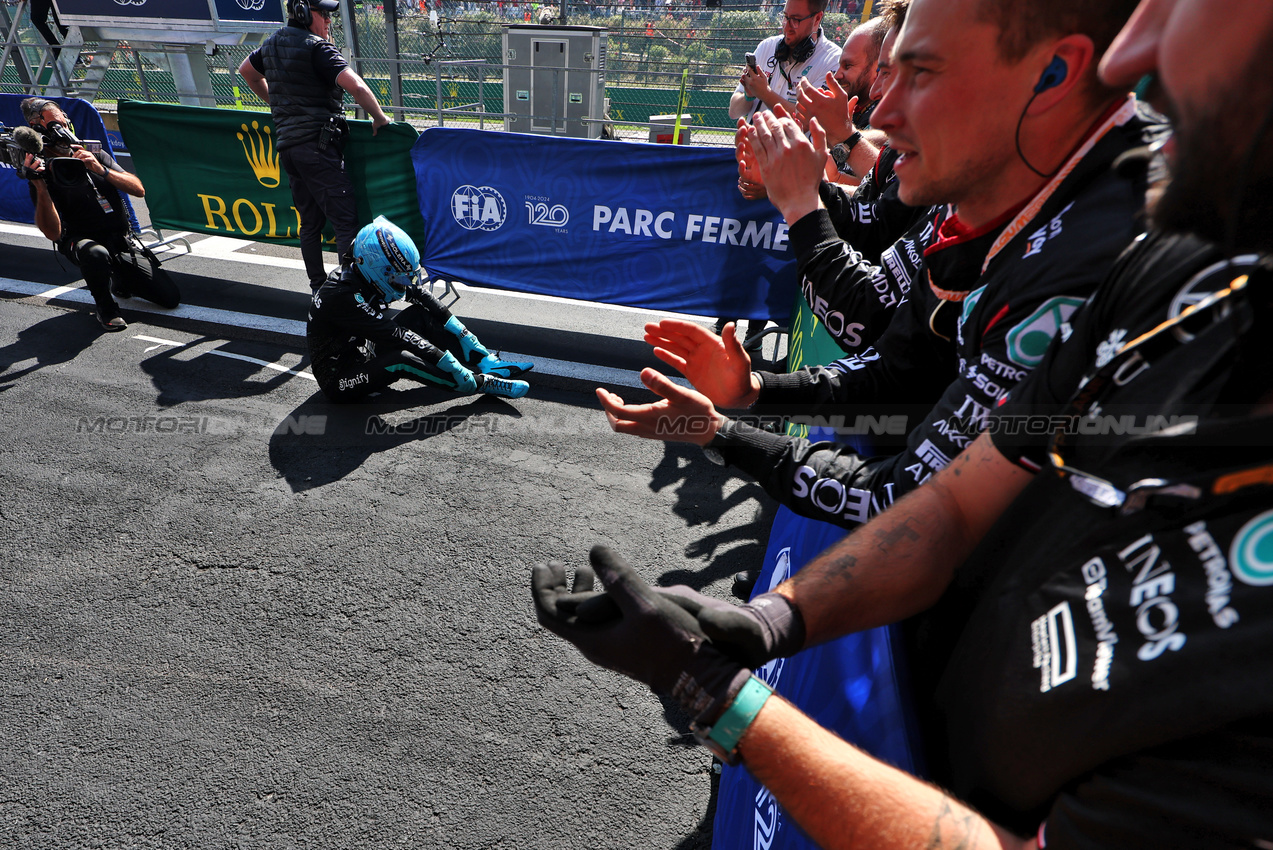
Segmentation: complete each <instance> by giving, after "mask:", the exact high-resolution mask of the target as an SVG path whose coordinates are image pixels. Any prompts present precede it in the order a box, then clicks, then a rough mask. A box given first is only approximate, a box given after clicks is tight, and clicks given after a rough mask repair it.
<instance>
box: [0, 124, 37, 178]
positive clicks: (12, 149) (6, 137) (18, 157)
mask: <svg viewBox="0 0 1273 850" xmlns="http://www.w3.org/2000/svg"><path fill="white" fill-rule="evenodd" d="M43 152H44V137H43V136H41V135H40V134H39V133H37V132H36V131H35V130H32V129H31V128H30V127H6V126H5V125H3V124H0V164H3V165H7V166H9V167H11V168H13V169H14V170H15V171H17V172H18V176H19V177H21V178H22V179H23V180H39V179H40V178H41V176H42V175H41V174H40V173H39V172H37V171H36V170H34V169H32V168H28V167H27V164H26V158H27V154H31V155H32V156H34V157H35V158H36V163H37V165H43V162H44V161H43V159H42V158H41V157H40V154H42V153H43Z"/></svg>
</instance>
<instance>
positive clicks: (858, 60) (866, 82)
mask: <svg viewBox="0 0 1273 850" xmlns="http://www.w3.org/2000/svg"><path fill="white" fill-rule="evenodd" d="M871 38H872V35H871V33H869V32H864V33H855V34H854V35H851V36H849V40H848V41H846V42H844V49H843V50H841V51H840V67H838V68H836V69H835V79H836V81H837V82H838V83H839V84H840V87H841V88H843V89H844V90H845V91H846V92H848V94H849V97H856V98H858V106H865V105H866V103H867V101H868V100H870V93H871V84H872V83H873V82H875V66H874V65H873V64H872V63H871V61H870V53H871Z"/></svg>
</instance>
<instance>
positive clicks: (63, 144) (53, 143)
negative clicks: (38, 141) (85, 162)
mask: <svg viewBox="0 0 1273 850" xmlns="http://www.w3.org/2000/svg"><path fill="white" fill-rule="evenodd" d="M44 143H45V144H46V145H47V146H49V147H50V148H63V149H66V150H70V148H71V147H72V146H74V145H78V146H79V147H82V148H84V150H86V151H88V152H89V153H97V152H98V151H100V150H101V149H102V143H101V142H99V141H98V140H97V139H79V138H77V137H76V135H75V134H74V133H72V132H71V129H70V128H69V127H67V126H66V125H65V124H63V123H62V122H61V121H50V122H49V123H47V124H45V125H44Z"/></svg>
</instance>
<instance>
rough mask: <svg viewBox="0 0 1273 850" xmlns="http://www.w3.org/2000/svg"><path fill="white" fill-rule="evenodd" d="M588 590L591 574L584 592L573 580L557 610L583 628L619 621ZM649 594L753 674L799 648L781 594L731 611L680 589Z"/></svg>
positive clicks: (798, 622)
mask: <svg viewBox="0 0 1273 850" xmlns="http://www.w3.org/2000/svg"><path fill="white" fill-rule="evenodd" d="M591 588H592V576H591V574H589V575H588V585H587V587H581V586H580V583H579V580H578V579H576V581H575V593H573V594H571V595H570V596H569V597H567V598H564V599H563V600H562V601H561V602H560V603H559V604H560V605H562V606H563V607H567V608H569V609H571V610H573V611H574V612H575V614H576V616H577V617H578V620H579V622H583V623H596V624H600V623H604V622H606V621H607V620H612V619H617V618H618V617H619V616H621V615H620V611H619V608H618V606H617V605H616V604H615V602H614V599H612V598H611V597H610V596H609V595H608V594H606V593H602V592H599V591H591ZM651 590H653V591H654V593H656V594H658V595H659V596H662V597H665V598H666V599H668V600H670V601H672V602H675V603H676V604H677V605H679V606H681V607H682V608H684V609H685V610H686V611H688V612H689V613H691V614H693V615H694V618H695V619H696V620H697V621H698V627H699V629H700V630H701V631H702V633H703V634H704V635H705V636H706V637H707V638H708V640H710V641H711V642H712V645H713V646H715V647H716V648H717V649H718V650H720V651H721V652H723V653H724V654H725V655H728V656H729V657H730V658H732V659H734V660H735V661H737V662H738V663H740V664H742V665H744V666H746V667H750V668H752V669H755V668H757V667H761V666H763V665H765V664H766V663H767V662H769V661H772V660H773V659H775V658H787V657H789V656H792V655H795V654H796V653H797V652H799V651H800V650H801V649H803V648H804V641H805V630H804V618H803V617H802V616H800V609H799V608H797V607H796V606H795V605H793V604H792V603H791V602H790V601H789V600H788V599H787V598H786V597H785V596H782V595H780V594H777V593H762V594H761V595H760V596H757V597H756V598H755V599H753V600H752V601H751V602H749V603H747V604H746V605H732V604H730V603H729V602H722V601H721V600H719V599H713V598H712V597H710V596H704V595H703V594H701V593H699V592H698V591H696V590H693V589H691V588H689V587H686V586H685V585H683V584H678V585H675V586H673V587H667V588H651Z"/></svg>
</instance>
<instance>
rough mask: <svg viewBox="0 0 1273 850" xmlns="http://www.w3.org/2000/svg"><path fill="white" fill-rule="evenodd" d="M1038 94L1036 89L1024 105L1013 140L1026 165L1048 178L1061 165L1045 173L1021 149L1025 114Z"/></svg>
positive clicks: (1018, 154)
mask: <svg viewBox="0 0 1273 850" xmlns="http://www.w3.org/2000/svg"><path fill="white" fill-rule="evenodd" d="M1038 96H1039V92H1037V91H1036V92H1035V93H1034V94H1032V95H1030V99H1029V100H1027V101H1026V104H1025V106H1024V107H1022V109H1021V117H1020V118H1018V119H1017V131H1016V133H1014V134H1013V140H1014V141H1015V142H1016V145H1017V156H1019V157H1021V161H1022V162H1024V163H1025V167H1026V168H1028V169H1030V170H1031V171H1033V172H1034V173H1035V174H1037V175H1039V176H1040V177H1042V178H1044V179H1045V180H1046V179H1047V178H1049V177H1051V176H1052V175H1054V174H1056V173H1057V171H1059V170H1060V168H1061V166H1059V165H1058V166H1057V167H1056V168H1054V169H1052V172H1051V173H1050V174H1044V173H1043V172H1042V171H1040V170H1039V169H1037V168H1035V167H1034V165H1033V164H1032V163H1031V162H1030V160H1028V159H1026V157H1025V152H1024V151H1022V150H1021V125H1022V124H1024V123H1025V114H1026V113H1027V112H1029V111H1030V107H1031V106H1033V105H1034V99H1035V98H1036V97H1038Z"/></svg>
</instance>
